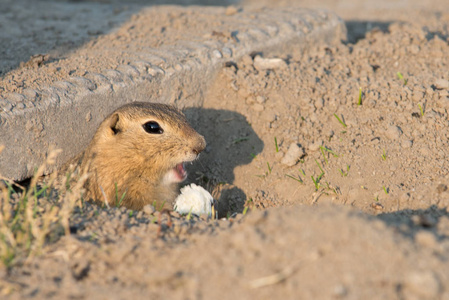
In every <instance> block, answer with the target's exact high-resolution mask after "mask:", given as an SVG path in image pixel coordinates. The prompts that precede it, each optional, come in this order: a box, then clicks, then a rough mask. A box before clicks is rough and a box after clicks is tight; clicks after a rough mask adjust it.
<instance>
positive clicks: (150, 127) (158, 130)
mask: <svg viewBox="0 0 449 300" xmlns="http://www.w3.org/2000/svg"><path fill="white" fill-rule="evenodd" d="M142 126H143V129H145V131H146V132H148V133H152V134H162V133H164V130H163V129H162V127H161V126H160V125H159V124H158V123H157V122H155V121H149V122H146V123H145V124H143V125H142Z"/></svg>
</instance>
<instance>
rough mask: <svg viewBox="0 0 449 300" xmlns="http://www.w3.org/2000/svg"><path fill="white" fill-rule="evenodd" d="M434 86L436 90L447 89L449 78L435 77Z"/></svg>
mask: <svg viewBox="0 0 449 300" xmlns="http://www.w3.org/2000/svg"><path fill="white" fill-rule="evenodd" d="M435 87H436V88H437V89H438V90H443V89H449V80H446V79H437V80H436V81H435Z"/></svg>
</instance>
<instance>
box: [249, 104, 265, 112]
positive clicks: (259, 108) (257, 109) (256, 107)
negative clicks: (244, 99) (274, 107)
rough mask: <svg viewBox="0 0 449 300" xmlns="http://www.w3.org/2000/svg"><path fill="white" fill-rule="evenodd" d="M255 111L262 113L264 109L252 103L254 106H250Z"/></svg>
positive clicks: (260, 105)
mask: <svg viewBox="0 0 449 300" xmlns="http://www.w3.org/2000/svg"><path fill="white" fill-rule="evenodd" d="M251 107H252V108H253V109H254V110H255V111H259V112H260V111H263V110H264V109H265V108H264V107H263V105H262V104H260V103H254V105H252V106H251Z"/></svg>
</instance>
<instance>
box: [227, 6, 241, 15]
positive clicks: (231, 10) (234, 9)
mask: <svg viewBox="0 0 449 300" xmlns="http://www.w3.org/2000/svg"><path fill="white" fill-rule="evenodd" d="M238 12H239V10H238V8H237V7H235V6H234V5H231V6H228V7H226V12H225V14H226V15H227V16H232V15H235V14H236V13H238Z"/></svg>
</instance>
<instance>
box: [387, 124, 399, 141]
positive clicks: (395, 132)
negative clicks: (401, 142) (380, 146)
mask: <svg viewBox="0 0 449 300" xmlns="http://www.w3.org/2000/svg"><path fill="white" fill-rule="evenodd" d="M401 134H402V130H401V128H399V127H398V126H395V125H392V126H389V127H388V128H387V130H386V131H385V135H386V137H387V138H389V139H390V140H397V139H399V137H400V136H401Z"/></svg>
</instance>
